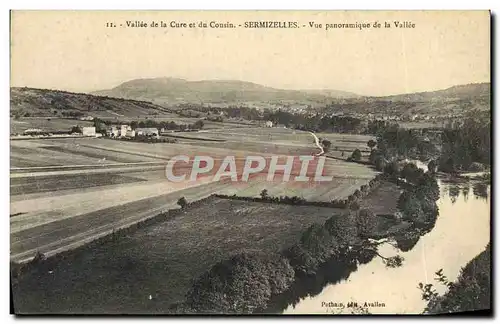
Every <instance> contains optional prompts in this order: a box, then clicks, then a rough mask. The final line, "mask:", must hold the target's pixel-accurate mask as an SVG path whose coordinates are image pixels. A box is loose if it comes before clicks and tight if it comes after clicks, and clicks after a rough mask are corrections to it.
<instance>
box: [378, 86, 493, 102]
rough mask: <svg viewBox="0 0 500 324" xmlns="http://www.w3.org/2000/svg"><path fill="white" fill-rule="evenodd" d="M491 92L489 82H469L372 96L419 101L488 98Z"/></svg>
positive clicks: (383, 98) (379, 98)
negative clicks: (421, 90) (444, 87)
mask: <svg viewBox="0 0 500 324" xmlns="http://www.w3.org/2000/svg"><path fill="white" fill-rule="evenodd" d="M490 94H491V85H490V83H471V84H464V85H456V86H453V87H450V88H447V89H443V90H437V91H429V92H415V93H407V94H399V95H394V96H386V97H372V98H374V99H377V100H391V101H405V102H421V101H451V100H460V99H474V98H489V97H490Z"/></svg>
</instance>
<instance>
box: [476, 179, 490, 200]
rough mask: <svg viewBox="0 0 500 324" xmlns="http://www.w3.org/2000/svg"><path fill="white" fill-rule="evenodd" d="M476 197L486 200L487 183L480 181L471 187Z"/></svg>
mask: <svg viewBox="0 0 500 324" xmlns="http://www.w3.org/2000/svg"><path fill="white" fill-rule="evenodd" d="M472 189H473V191H474V196H475V197H476V198H483V199H485V200H488V185H487V184H485V183H482V182H477V183H475V184H474V186H473V187H472Z"/></svg>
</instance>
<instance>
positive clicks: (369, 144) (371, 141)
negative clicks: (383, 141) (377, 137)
mask: <svg viewBox="0 0 500 324" xmlns="http://www.w3.org/2000/svg"><path fill="white" fill-rule="evenodd" d="M366 144H367V145H368V147H369V148H370V149H371V150H372V149H373V148H374V147H375V146H376V145H377V142H375V141H374V140H372V139H371V140H369V141H368V143H366Z"/></svg>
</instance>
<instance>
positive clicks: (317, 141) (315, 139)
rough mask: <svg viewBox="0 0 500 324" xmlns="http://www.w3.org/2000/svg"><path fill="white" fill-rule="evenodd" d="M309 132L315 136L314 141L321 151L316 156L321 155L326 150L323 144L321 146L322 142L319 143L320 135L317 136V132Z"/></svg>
mask: <svg viewBox="0 0 500 324" xmlns="http://www.w3.org/2000/svg"><path fill="white" fill-rule="evenodd" d="M309 134H311V135H312V136H313V137H314V142H315V144H316V146H317V147H318V148H319V149H320V151H321V152H319V153H318V154H316V156H320V155H323V154H325V150H323V146H321V144H319V138H318V136H316V134H314V133H313V132H309Z"/></svg>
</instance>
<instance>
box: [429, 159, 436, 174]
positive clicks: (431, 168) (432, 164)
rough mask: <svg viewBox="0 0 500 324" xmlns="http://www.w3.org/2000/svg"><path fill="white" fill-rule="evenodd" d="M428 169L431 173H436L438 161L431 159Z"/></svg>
mask: <svg viewBox="0 0 500 324" xmlns="http://www.w3.org/2000/svg"><path fill="white" fill-rule="evenodd" d="M427 170H429V172H430V173H436V171H437V163H436V161H434V160H431V161H430V162H429V164H427Z"/></svg>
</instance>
